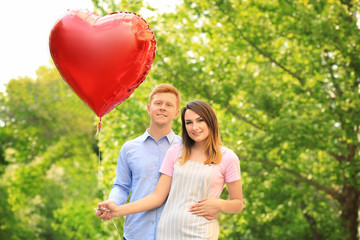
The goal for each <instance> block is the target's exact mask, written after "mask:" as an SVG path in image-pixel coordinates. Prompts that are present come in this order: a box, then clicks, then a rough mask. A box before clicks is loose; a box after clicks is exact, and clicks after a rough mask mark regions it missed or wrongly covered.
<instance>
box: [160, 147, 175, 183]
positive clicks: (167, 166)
mask: <svg viewBox="0 0 360 240" xmlns="http://www.w3.org/2000/svg"><path fill="white" fill-rule="evenodd" d="M179 151H180V144H177V145H174V146H172V147H171V148H169V150H168V151H167V152H166V155H165V158H164V161H163V163H162V165H161V168H160V170H159V171H160V172H161V173H163V174H166V175H168V176H170V177H172V176H173V173H174V165H175V163H176V161H177V159H178V157H179Z"/></svg>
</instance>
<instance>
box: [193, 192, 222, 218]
mask: <svg viewBox="0 0 360 240" xmlns="http://www.w3.org/2000/svg"><path fill="white" fill-rule="evenodd" d="M222 201H223V200H221V199H216V198H212V197H209V198H203V199H201V200H200V201H199V202H198V203H197V204H194V205H192V206H191V207H190V209H189V212H192V213H193V214H196V215H198V216H204V217H205V218H206V219H208V220H212V219H215V218H216V217H217V215H218V214H219V213H220V212H221V203H222Z"/></svg>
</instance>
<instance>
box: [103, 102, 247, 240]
mask: <svg viewBox="0 0 360 240" xmlns="http://www.w3.org/2000/svg"><path fill="white" fill-rule="evenodd" d="M181 122H182V138H183V144H178V145H175V146H173V147H172V148H170V149H169V150H168V152H167V154H166V156H165V159H164V162H163V164H162V166H161V168H160V172H161V173H162V175H161V177H160V180H159V182H158V184H157V186H156V188H155V190H154V192H153V193H152V194H150V195H148V196H146V197H145V198H143V199H140V200H138V201H136V202H133V203H129V204H125V205H122V206H115V205H112V204H111V205H109V204H102V203H100V204H98V209H99V211H102V212H105V211H106V209H110V212H109V213H106V214H109V218H110V217H118V216H124V215H128V214H133V213H138V212H142V211H147V210H150V209H153V208H156V207H159V206H161V205H162V204H163V203H164V202H165V200H166V199H167V201H166V204H165V208H164V210H163V212H162V215H161V218H160V221H159V223H158V228H157V235H156V239H217V238H218V235H219V224H218V222H217V220H216V216H217V214H218V213H220V212H221V211H223V212H227V213H239V212H241V210H242V209H243V197H242V185H241V180H240V163H239V159H238V157H237V156H236V155H235V153H234V152H233V151H231V150H230V149H228V148H226V147H224V146H222V142H221V139H220V133H219V128H218V123H217V118H216V115H215V113H214V111H213V110H212V108H211V107H210V106H209V104H207V103H206V102H204V101H201V100H196V101H192V102H190V103H188V104H187V105H186V106H185V107H184V108H183V109H182V113H181ZM225 182H226V183H227V187H228V191H229V196H230V200H222V199H219V196H220V194H221V192H222V190H223V187H224V184H225Z"/></svg>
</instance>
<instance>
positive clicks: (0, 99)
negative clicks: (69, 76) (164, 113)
mask: <svg viewBox="0 0 360 240" xmlns="http://www.w3.org/2000/svg"><path fill="white" fill-rule="evenodd" d="M92 2H93V4H94V11H95V12H96V13H98V14H99V15H102V16H104V15H106V14H109V13H111V12H121V11H122V12H134V13H140V12H144V11H145V10H147V11H152V12H155V13H156V9H153V8H152V7H151V5H149V4H145V3H144V2H143V1H141V0H138V1H130V0H123V1H121V2H118V1H111V0H93V1H92ZM359 19H360V3H359V2H358V1H356V0H327V1H325V0H314V1H308V0H297V1H296V0H295V1H288V0H266V1H265V0H244V1H239V0H207V1H205V0H193V1H188V0H184V1H179V3H178V4H177V6H176V9H175V10H174V11H171V12H163V13H159V14H154V15H153V16H151V17H148V18H146V19H145V20H146V21H147V22H148V24H149V25H150V27H151V28H152V30H153V31H154V33H155V36H156V39H157V50H156V57H155V61H154V63H153V66H152V69H151V70H150V73H149V75H148V77H147V78H146V80H145V81H144V83H143V84H141V85H140V86H139V87H138V88H137V89H136V90H135V91H134V93H133V94H132V95H131V96H130V98H129V99H128V100H126V101H125V102H124V103H122V104H121V105H119V106H117V107H116V108H115V109H114V110H113V111H111V112H110V113H108V114H107V115H106V116H105V117H103V120H102V123H103V126H102V129H101V133H100V134H99V135H97V136H96V135H95V133H96V125H97V123H98V120H99V119H98V118H97V117H96V116H95V114H94V113H93V112H92V111H91V110H90V109H89V108H88V107H87V106H86V105H85V104H84V103H83V102H81V101H80V99H79V98H78V97H77V96H76V95H75V94H74V93H73V92H72V90H71V89H70V88H69V87H68V86H67V85H66V83H65V82H64V81H63V80H62V78H61V76H60V75H59V73H58V71H57V70H56V68H55V67H54V65H50V66H39V68H38V70H37V72H36V76H35V77H33V78H32V77H18V78H15V79H11V80H9V82H8V83H7V85H6V88H5V90H4V91H3V92H1V93H0V144H1V147H0V204H1V208H0V239H14V240H17V239H118V233H117V230H116V229H115V227H114V225H113V224H112V222H111V221H110V222H102V221H100V220H99V219H98V218H97V217H96V216H95V214H94V210H93V208H94V207H95V206H96V204H97V203H98V202H99V201H101V200H104V199H106V198H107V196H108V194H109V192H110V189H111V186H112V183H113V179H114V177H115V166H116V162H117V155H118V152H119V150H120V148H121V146H122V144H123V143H124V142H125V141H127V140H130V139H132V138H134V137H135V136H137V135H140V134H142V133H143V132H144V131H145V129H146V128H147V126H148V121H149V119H148V116H147V112H146V105H147V102H148V96H149V94H150V92H151V90H152V88H153V87H154V86H155V85H157V84H159V83H163V82H165V83H170V84H173V85H174V86H175V87H177V88H178V89H179V90H180V93H181V95H182V104H181V107H182V106H184V104H185V103H186V102H187V101H189V100H193V99H203V100H205V101H207V102H209V103H210V104H211V105H212V106H213V107H214V109H215V111H216V113H217V116H218V119H219V124H220V129H221V136H222V139H223V142H224V144H225V145H226V146H228V147H229V148H231V149H233V150H234V151H235V152H236V154H237V155H238V156H239V158H240V160H241V171H242V183H243V192H244V205H245V208H244V210H243V211H242V212H241V213H240V214H235V215H229V214H220V215H219V216H218V219H219V222H220V228H221V232H220V237H219V239H241V240H258V239H259V240H260V239H284V240H287V239H289V240H290V239H296V240H298V239H300V240H301V239H304V240H308V239H314V240H337V239H344V240H345V239H346V240H357V239H359V202H360V148H359V147H360V133H359V128H360V104H359V103H360V54H359V51H360V45H359V43H360V24H359ZM3 67H6V66H3ZM174 131H175V132H176V133H180V119H178V120H177V121H175V123H174ZM99 161H100V164H99ZM99 165H100V166H101V169H100V171H99V172H100V174H98V167H99ZM222 198H227V191H226V189H225V190H224V192H223V194H222ZM123 221H124V218H118V219H116V221H115V222H116V224H117V226H118V230H119V232H120V234H122V224H123Z"/></svg>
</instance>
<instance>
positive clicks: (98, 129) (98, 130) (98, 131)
mask: <svg viewBox="0 0 360 240" xmlns="http://www.w3.org/2000/svg"><path fill="white" fill-rule="evenodd" d="M100 129H101V117H100V120H99V123H98V128H97V132H96V135H98V134H99V133H100Z"/></svg>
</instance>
